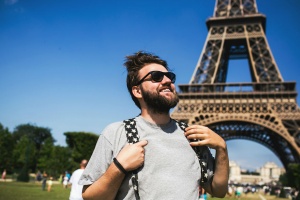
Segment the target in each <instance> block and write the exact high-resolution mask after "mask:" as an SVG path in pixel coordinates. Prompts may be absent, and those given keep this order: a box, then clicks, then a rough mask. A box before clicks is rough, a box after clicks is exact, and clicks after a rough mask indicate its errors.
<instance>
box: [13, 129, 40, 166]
mask: <svg viewBox="0 0 300 200" xmlns="http://www.w3.org/2000/svg"><path fill="white" fill-rule="evenodd" d="M35 153H36V149H35V146H34V143H33V142H32V141H31V140H30V139H29V138H28V137H27V136H26V135H24V136H23V137H22V138H21V139H20V140H19V141H18V143H17V144H16V145H15V148H14V150H13V160H14V164H15V165H14V166H15V167H16V168H17V169H22V170H23V168H24V165H26V167H27V170H28V168H29V167H31V166H33V165H35V163H34V161H35Z"/></svg>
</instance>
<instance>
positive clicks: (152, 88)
mask: <svg viewBox="0 0 300 200" xmlns="http://www.w3.org/2000/svg"><path fill="white" fill-rule="evenodd" d="M151 71H161V72H167V70H166V68H165V67H164V66H162V65H159V64H154V63H153V64H149V65H146V66H145V67H143V68H142V69H141V70H140V72H139V77H140V79H141V78H142V77H144V76H145V75H147V74H148V73H149V72H151ZM151 76H152V75H151V74H149V75H148V76H147V77H146V78H145V79H144V81H143V82H142V83H141V84H140V89H141V94H142V98H143V101H144V102H145V104H146V106H147V107H148V109H149V110H151V111H153V112H155V113H169V111H170V109H171V108H173V107H175V106H176V105H177V103H178V101H179V98H178V96H177V93H176V89H175V85H174V83H172V81H171V80H170V78H168V77H167V76H164V77H163V79H162V80H161V81H159V82H156V81H154V80H153V79H152V77H151Z"/></svg>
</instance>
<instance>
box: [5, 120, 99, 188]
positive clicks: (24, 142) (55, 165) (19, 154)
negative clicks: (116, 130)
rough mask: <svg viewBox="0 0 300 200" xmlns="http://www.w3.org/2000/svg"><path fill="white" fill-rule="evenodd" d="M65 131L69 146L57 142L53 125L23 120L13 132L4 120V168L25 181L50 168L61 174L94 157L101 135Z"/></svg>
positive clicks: (57, 174)
mask: <svg viewBox="0 0 300 200" xmlns="http://www.w3.org/2000/svg"><path fill="white" fill-rule="evenodd" d="M64 134H65V136H66V142H67V144H68V146H67V147H62V146H56V145H54V142H55V140H54V139H53V137H52V134H51V131H50V129H49V128H43V127H38V126H35V125H31V124H22V125H19V126H17V127H16V128H15V129H14V131H13V133H10V132H9V131H8V129H7V128H4V127H3V126H2V124H1V123H0V152H1V156H0V170H1V171H3V170H4V169H6V170H7V172H8V174H16V177H17V180H19V181H25V182H26V181H28V180H29V173H37V172H38V171H40V172H41V173H43V172H46V173H47V174H48V176H52V177H54V178H58V177H59V176H60V175H61V174H63V173H64V172H65V171H69V172H72V171H74V170H75V169H77V168H78V166H79V163H80V162H81V160H82V159H89V158H90V157H91V155H92V153H93V150H94V147H95V145H96V143H97V140H98V137H99V136H98V135H96V134H93V133H85V132H67V133H64Z"/></svg>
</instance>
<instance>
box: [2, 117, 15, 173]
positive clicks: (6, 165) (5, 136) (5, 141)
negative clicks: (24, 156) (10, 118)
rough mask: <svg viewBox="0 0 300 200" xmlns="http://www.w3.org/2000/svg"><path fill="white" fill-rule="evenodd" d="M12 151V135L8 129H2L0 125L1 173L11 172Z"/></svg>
mask: <svg viewBox="0 0 300 200" xmlns="http://www.w3.org/2000/svg"><path fill="white" fill-rule="evenodd" d="M13 149H14V143H13V138H12V134H11V133H10V132H9V130H8V128H4V127H3V125H2V124H1V123H0V152H1V156H0V170H1V172H2V171H3V170H4V169H6V171H8V172H11V171H12V157H11V152H12V151H13Z"/></svg>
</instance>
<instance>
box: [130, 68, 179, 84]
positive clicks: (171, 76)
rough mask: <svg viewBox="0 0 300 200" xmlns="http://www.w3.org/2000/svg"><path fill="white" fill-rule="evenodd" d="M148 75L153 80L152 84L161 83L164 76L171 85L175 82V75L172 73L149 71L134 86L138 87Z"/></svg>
mask: <svg viewBox="0 0 300 200" xmlns="http://www.w3.org/2000/svg"><path fill="white" fill-rule="evenodd" d="M149 74H151V80H153V81H154V82H160V81H162V80H163V79H164V76H166V77H168V78H169V79H170V80H171V82H172V83H175V81H176V74H174V73H173V72H161V71H151V72H149V73H148V74H146V75H145V76H144V77H143V78H142V79H141V80H139V82H138V83H137V84H136V85H140V84H141V83H142V82H143V81H144V80H145V78H146V77H147V76H148V75H149Z"/></svg>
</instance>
